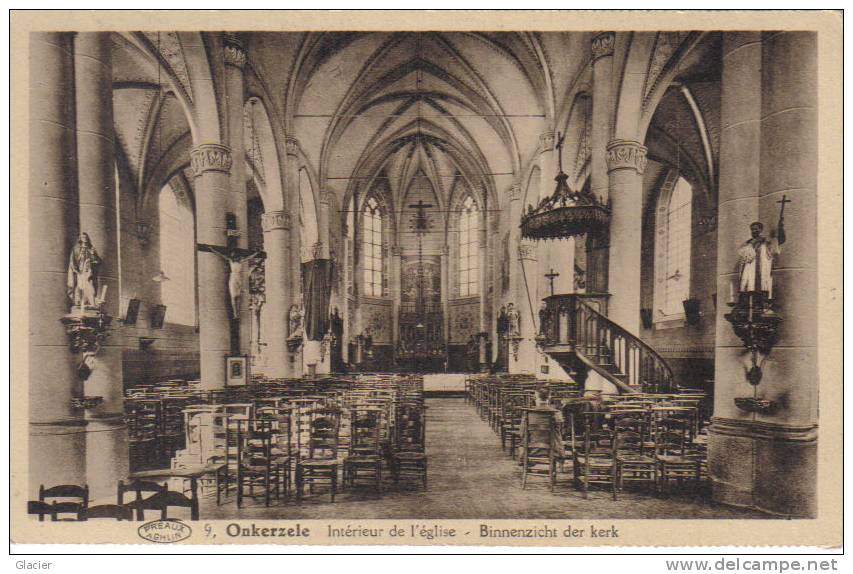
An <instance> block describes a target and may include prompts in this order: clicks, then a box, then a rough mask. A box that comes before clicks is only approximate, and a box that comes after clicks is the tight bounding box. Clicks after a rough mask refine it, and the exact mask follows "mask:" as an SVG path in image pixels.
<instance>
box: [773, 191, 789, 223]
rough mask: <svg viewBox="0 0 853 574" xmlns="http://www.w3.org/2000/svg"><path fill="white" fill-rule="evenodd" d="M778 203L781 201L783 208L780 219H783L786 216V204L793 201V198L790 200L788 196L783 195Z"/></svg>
mask: <svg viewBox="0 0 853 574" xmlns="http://www.w3.org/2000/svg"><path fill="white" fill-rule="evenodd" d="M776 203H779V204H781V205H782V208H781V209H780V210H779V219H782V218H783V217H785V204H786V203H791V200H790V199H788V196H786V195H783V196H782V199H780V200H779V201H777V202H776Z"/></svg>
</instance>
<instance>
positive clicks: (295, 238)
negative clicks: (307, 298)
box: [284, 136, 303, 377]
mask: <svg viewBox="0 0 853 574" xmlns="http://www.w3.org/2000/svg"><path fill="white" fill-rule="evenodd" d="M284 149H285V160H284V182H285V196H286V204H287V205H289V206H292V210H291V212H292V213H294V214H295V215H296V218H298V217H299V213H298V209H299V142H298V141H297V140H296V138H294V137H291V136H287V137H285V139H284ZM295 221H296V220H294V222H295ZM301 245H302V238H301V237H300V229H299V225H297V224H295V223H294V225H291V228H290V249H289V254H290V259H289V261H290V267H289V268H290V274H289V276H290V291H289V294H290V299H289V300H288V301H287V308H288V309H290V306H291V305H300V306H303V297H302V255H301V251H300V247H301ZM302 372H303V368H302V351H301V348H300V350H297V351H296V352H295V353H290V352H288V359H287V376H288V377H301V376H302Z"/></svg>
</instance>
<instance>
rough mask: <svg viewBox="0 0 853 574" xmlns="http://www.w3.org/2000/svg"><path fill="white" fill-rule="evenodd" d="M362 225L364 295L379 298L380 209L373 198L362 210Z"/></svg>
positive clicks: (380, 290) (380, 257) (380, 277)
mask: <svg viewBox="0 0 853 574" xmlns="http://www.w3.org/2000/svg"><path fill="white" fill-rule="evenodd" d="M362 216H363V220H362V221H363V225H362V234H361V245H362V261H363V262H364V264H363V266H362V269H363V273H364V294H365V295H368V296H370V297H381V296H382V293H383V279H384V276H383V273H382V268H383V253H382V239H383V238H382V223H383V222H382V208H381V207H380V206H379V203H378V202H377V201H376V199H375V198H373V197H369V198H368V199H367V201H365V202H364V208H363V210H362Z"/></svg>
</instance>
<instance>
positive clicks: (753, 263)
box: [724, 196, 791, 414]
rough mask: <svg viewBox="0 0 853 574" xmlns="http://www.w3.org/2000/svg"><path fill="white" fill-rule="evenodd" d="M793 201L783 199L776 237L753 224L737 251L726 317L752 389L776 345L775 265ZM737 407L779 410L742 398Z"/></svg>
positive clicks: (763, 402) (766, 404)
mask: <svg viewBox="0 0 853 574" xmlns="http://www.w3.org/2000/svg"><path fill="white" fill-rule="evenodd" d="M790 201H791V200H789V199H787V197H785V196H782V199H781V200H779V201H778V202H777V203H779V204H781V209H780V211H779V223H778V225H777V227H776V231H775V234H774V233H772V232H771V234H770V237H769V238H768V237H764V235H763V231H764V225H763V224H762V223H761V222H760V221H756V222H753V223H751V224H750V226H749V229H750V234H751V237H750V238H749V239H748V240H747V241H746V242H744V243H743V245H741V247H740V248H739V249H738V252H737V256H738V263H737V271H738V293H737V298H736V299H735V297H734V294H733V293H732V296H731V297H730V298H729V306H730V307H732V310H731V312H729V313H727V314H726V315H725V316H724V317H725V318H726V320H727V321H729V322H730V323H731V324H732V329H733V330H734V332H735V335H737V336H738V338H739V339H740V340H741V341H743V345H744V348H745V349H746V350H747V352H748V353H749V359H750V366H749V367H747V368H746V380H747V381H748V382H749V383H750V384H751V385H753V386H757V385H758V384H759V383H760V382H761V378H762V376H763V372H762V367H763V365H764V362H765V361H766V360H767V356H768V355H769V354H770V351H771V349H772V348H773V346H774V345H775V344H776V341H777V339H778V335H779V325H780V324H781V322H782V317H781V316H780V315H779V314H778V313H777V312H776V310H775V305H774V297H773V274H772V273H773V262H774V260H775V258H776V257H777V256H778V255H779V254H780V253H781V246H782V244H783V243H785V239H786V237H785V204H786V203H790ZM735 404H736V405H737V406H738V408H740V409H741V410H745V411H747V412H762V413H765V414H768V413H772V412H774V411H775V410H776V406H777V405H775V404H774V403H773V401H768V400H765V399H755V398H753V397H740V398H737V399H735Z"/></svg>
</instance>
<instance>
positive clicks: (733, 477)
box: [708, 418, 817, 518]
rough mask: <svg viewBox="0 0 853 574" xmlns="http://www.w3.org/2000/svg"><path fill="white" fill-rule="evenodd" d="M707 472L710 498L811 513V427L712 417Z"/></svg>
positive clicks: (814, 506) (813, 508)
mask: <svg viewBox="0 0 853 574" xmlns="http://www.w3.org/2000/svg"><path fill="white" fill-rule="evenodd" d="M708 438H709V441H708V472H709V474H710V475H711V486H712V492H713V499H714V501H715V502H719V503H722V504H729V505H732V506H741V507H747V508H754V509H756V510H760V511H762V512H767V513H769V514H777V515H783V516H791V517H801V518H814V517H815V515H816V512H817V492H816V481H815V476H816V475H817V428H816V427H787V426H781V425H772V424H768V423H760V422H754V421H743V420H735V419H722V418H714V419H713V421H712V425H711V429H710V433H709V437H708Z"/></svg>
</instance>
